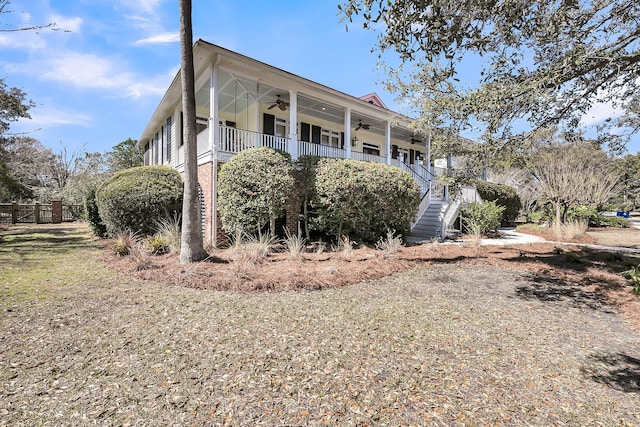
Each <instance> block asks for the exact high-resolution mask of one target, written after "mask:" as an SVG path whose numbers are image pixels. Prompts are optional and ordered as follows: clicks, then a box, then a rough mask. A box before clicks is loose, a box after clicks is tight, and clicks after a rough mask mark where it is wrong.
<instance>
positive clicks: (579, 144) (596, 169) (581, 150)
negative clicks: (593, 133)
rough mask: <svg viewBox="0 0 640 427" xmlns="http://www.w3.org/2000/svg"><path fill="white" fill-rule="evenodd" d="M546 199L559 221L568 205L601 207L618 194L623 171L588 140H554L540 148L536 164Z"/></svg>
mask: <svg viewBox="0 0 640 427" xmlns="http://www.w3.org/2000/svg"><path fill="white" fill-rule="evenodd" d="M532 171H533V175H534V177H535V179H536V180H537V181H538V182H539V185H540V198H541V201H542V202H543V203H551V204H552V205H553V206H554V208H555V215H556V224H560V223H562V222H564V221H565V220H566V217H567V212H568V211H569V208H571V207H575V206H578V205H584V206H587V207H591V208H598V207H601V206H602V205H603V204H604V203H606V202H607V201H608V200H609V199H610V198H611V196H613V195H614V194H615V191H616V185H617V184H618V183H619V181H620V176H621V173H620V171H619V170H618V169H617V168H616V167H615V163H614V162H613V160H612V159H611V158H610V157H608V156H607V155H606V154H605V152H604V151H602V150H601V149H600V148H598V147H596V146H594V144H592V143H589V142H586V141H574V142H562V143H555V144H553V145H550V146H548V147H545V148H544V149H543V150H541V152H540V154H539V156H538V158H537V159H535V160H534V164H533V168H532Z"/></svg>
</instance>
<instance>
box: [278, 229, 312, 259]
mask: <svg viewBox="0 0 640 427" xmlns="http://www.w3.org/2000/svg"><path fill="white" fill-rule="evenodd" d="M284 234H285V239H284V241H283V243H284V245H285V247H286V248H287V252H288V254H289V258H290V259H292V260H301V259H302V254H303V253H304V250H305V247H306V245H307V239H305V238H304V237H302V231H301V230H298V234H292V233H291V232H290V231H289V230H288V229H286V228H285V230H284Z"/></svg>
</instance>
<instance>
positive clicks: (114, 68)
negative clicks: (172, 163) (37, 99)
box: [5, 52, 173, 99]
mask: <svg viewBox="0 0 640 427" xmlns="http://www.w3.org/2000/svg"><path fill="white" fill-rule="evenodd" d="M123 62H124V61H123V60H121V59H119V58H116V57H112V58H108V57H102V56H98V55H94V54H88V53H78V52H54V53H52V54H51V56H48V57H44V56H40V57H38V58H37V59H34V60H32V61H30V62H28V63H24V64H9V65H5V70H7V71H10V72H12V73H23V74H27V75H33V76H35V77H37V78H39V79H42V80H48V81H52V82H56V83H59V84H63V85H66V86H71V87H76V88H81V89H95V90H102V91H103V93H104V97H107V98H133V99H138V98H141V97H144V96H149V95H158V94H163V93H164V91H165V90H166V88H167V87H168V86H169V83H170V82H171V79H172V78H173V74H172V75H169V74H168V73H166V74H160V75H154V76H141V75H136V74H134V73H132V72H130V71H127V70H126V67H125V66H124V65H123ZM172 71H173V70H172Z"/></svg>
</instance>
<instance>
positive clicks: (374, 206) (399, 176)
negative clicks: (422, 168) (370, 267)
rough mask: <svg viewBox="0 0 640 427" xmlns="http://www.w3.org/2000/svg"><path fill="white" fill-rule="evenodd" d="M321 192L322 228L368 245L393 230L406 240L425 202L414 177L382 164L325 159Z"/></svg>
mask: <svg viewBox="0 0 640 427" xmlns="http://www.w3.org/2000/svg"><path fill="white" fill-rule="evenodd" d="M315 189H316V194H317V199H316V203H317V213H318V222H319V225H320V226H321V227H323V228H324V229H325V231H326V232H328V233H330V234H333V235H336V236H340V235H341V234H349V235H350V237H351V238H358V239H362V240H364V241H368V242H375V241H376V240H378V239H379V238H380V237H381V236H384V235H385V234H386V233H387V231H388V230H395V231H396V232H398V233H399V234H401V235H404V236H406V235H407V234H408V233H409V230H410V227H411V222H412V221H413V220H414V219H415V215H416V213H417V211H418V205H419V204H420V187H419V185H418V183H417V182H416V181H415V180H414V179H413V178H412V177H411V175H409V174H408V173H407V172H405V171H403V170H401V169H398V168H396V167H393V166H388V165H384V164H381V163H372V162H363V161H358V160H349V159H322V160H320V161H319V162H318V165H317V168H316V177H315Z"/></svg>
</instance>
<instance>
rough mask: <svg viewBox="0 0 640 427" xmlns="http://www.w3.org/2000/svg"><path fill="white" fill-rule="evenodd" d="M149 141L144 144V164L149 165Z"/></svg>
mask: <svg viewBox="0 0 640 427" xmlns="http://www.w3.org/2000/svg"><path fill="white" fill-rule="evenodd" d="M149 154H150V153H149V143H148V142H147V143H146V144H144V165H145V166H149Z"/></svg>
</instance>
